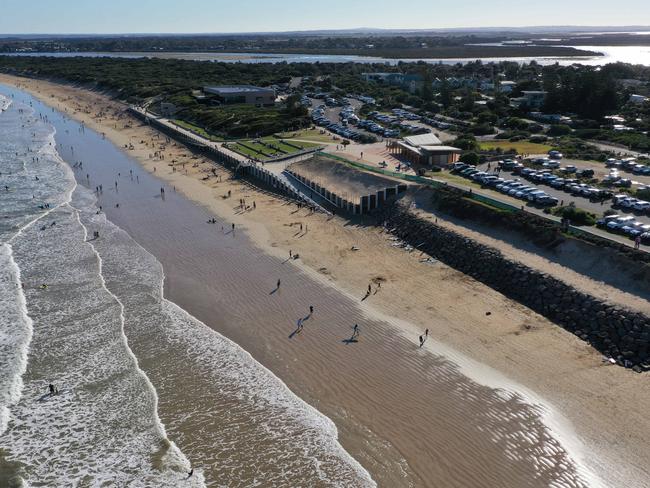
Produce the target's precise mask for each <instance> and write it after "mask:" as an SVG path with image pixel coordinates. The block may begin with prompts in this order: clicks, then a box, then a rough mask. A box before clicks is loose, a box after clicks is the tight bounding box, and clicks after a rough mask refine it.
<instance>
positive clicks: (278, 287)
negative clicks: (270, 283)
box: [276, 278, 280, 290]
mask: <svg viewBox="0 0 650 488" xmlns="http://www.w3.org/2000/svg"><path fill="white" fill-rule="evenodd" d="M276 288H277V289H278V290H279V289H280V278H278V282H277V284H276Z"/></svg>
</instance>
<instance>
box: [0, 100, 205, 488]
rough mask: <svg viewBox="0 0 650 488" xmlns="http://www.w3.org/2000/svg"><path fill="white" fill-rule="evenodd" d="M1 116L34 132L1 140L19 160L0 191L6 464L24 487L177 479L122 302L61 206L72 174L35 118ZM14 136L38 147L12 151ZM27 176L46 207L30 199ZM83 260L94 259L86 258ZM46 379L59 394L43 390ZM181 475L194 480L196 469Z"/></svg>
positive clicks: (181, 465)
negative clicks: (9, 215) (2, 195)
mask: <svg viewBox="0 0 650 488" xmlns="http://www.w3.org/2000/svg"><path fill="white" fill-rule="evenodd" d="M11 116H13V117H14V119H13V121H14V122H15V123H25V122H28V123H26V124H25V125H27V126H28V127H26V128H25V131H32V130H33V131H34V133H35V134H36V139H35V140H34V139H32V138H31V137H29V138H25V137H23V138H22V139H21V137H20V136H21V132H19V131H16V132H15V133H11V134H8V135H9V136H10V137H11V136H12V135H15V136H16V137H15V138H13V139H12V140H11V141H6V140H2V141H0V156H2V154H5V156H7V155H8V156H10V157H11V159H12V160H13V159H14V153H15V154H16V157H21V156H22V157H23V159H24V163H25V164H22V165H21V166H18V167H16V170H15V171H16V173H15V175H11V176H15V178H14V180H12V187H11V189H12V190H13V191H11V192H10V193H9V196H10V198H7V199H5V200H3V211H5V210H7V211H9V212H13V214H14V215H15V216H16V218H15V219H13V220H12V223H10V225H9V226H8V227H7V226H6V225H5V226H4V227H3V229H0V230H1V231H2V232H0V238H1V239H2V240H3V241H5V243H4V244H2V245H1V246H0V348H1V351H2V355H1V357H0V367H2V371H3V372H4V371H9V372H10V374H9V375H3V376H2V378H1V379H0V414H1V415H2V417H1V419H0V422H1V424H0V427H1V428H0V447H1V448H2V449H3V450H4V453H3V456H4V458H5V461H6V462H9V463H18V464H17V465H16V466H18V465H20V466H22V467H21V468H19V470H18V472H17V473H16V474H15V478H16V480H20V477H19V476H18V475H19V474H20V476H22V477H23V478H25V479H24V480H22V482H23V486H28V482H29V480H38V482H39V483H46V484H48V486H64V485H68V484H70V483H72V484H77V483H81V484H84V485H86V484H88V483H91V484H92V485H93V486H99V485H103V484H106V483H108V484H111V485H115V484H117V485H127V484H133V483H136V484H137V485H138V486H151V487H159V486H178V483H179V480H180V479H182V478H183V477H184V473H186V472H187V469H188V466H189V463H188V461H187V459H186V458H185V457H184V456H183V455H182V454H181V453H180V452H179V450H178V449H177V448H176V446H175V445H174V444H173V443H171V442H170V441H169V440H168V439H167V438H166V435H165V432H164V427H163V426H162V425H161V424H160V422H159V419H158V416H157V412H156V406H157V400H156V396H155V391H153V390H152V389H151V387H150V383H148V380H147V379H146V376H145V375H144V374H143V373H142V371H140V370H139V369H138V368H137V360H136V359H135V357H134V356H133V354H132V352H131V351H130V350H129V349H128V344H127V343H126V342H125V337H124V336H123V327H122V325H123V323H122V322H121V318H120V317H121V313H120V305H121V304H120V302H119V300H118V301H117V302H116V301H114V299H115V297H114V296H112V294H110V292H109V291H108V290H107V289H106V288H105V287H104V286H103V284H104V281H103V277H102V276H101V258H100V257H99V256H98V255H96V254H95V253H94V251H93V250H92V248H91V246H90V245H89V244H86V243H84V241H85V235H86V234H85V228H83V227H82V226H80V225H79V224H80V222H79V220H78V213H75V212H72V210H71V208H69V207H68V203H69V202H70V201H71V199H72V194H73V192H74V190H75V188H76V183H75V180H74V178H73V175H72V171H71V170H70V168H69V167H68V165H67V164H65V163H64V162H63V161H62V160H61V158H60V157H59V155H58V153H57V152H56V150H55V147H56V145H55V142H54V131H53V130H52V129H50V130H49V131H48V130H45V129H47V125H46V124H44V123H43V122H42V121H41V122H39V121H38V120H37V119H36V120H33V119H30V120H29V121H26V120H25V118H26V116H24V115H20V116H17V114H16V113H12V114H11ZM11 116H10V119H4V120H3V123H8V122H11ZM23 132H24V131H23ZM16 141H22V142H23V144H25V145H24V146H23V147H31V146H32V145H38V151H36V152H34V151H32V152H29V151H27V152H26V151H25V149H22V150H21V149H20V147H17V146H16ZM28 152H29V154H27V153H28ZM36 155H37V156H36ZM5 160H6V159H3V161H5ZM35 175H40V176H41V179H40V180H36V179H35ZM37 182H38V183H37ZM21 183H22V184H23V186H20V184H21ZM29 184H31V185H32V186H34V187H35V188H38V189H40V190H41V195H42V197H43V199H44V200H46V201H47V202H48V203H49V204H50V205H49V208H41V209H39V208H38V207H37V206H36V202H34V201H33V199H32V198H31V192H32V190H31V188H30V187H29ZM34 191H36V190H34ZM28 193H29V196H27V197H25V195H26V194H28ZM6 220H7V219H5V221H6ZM55 222H56V225H54V224H55ZM5 223H6V222H5ZM10 243H11V244H10ZM84 249H85V250H84ZM93 259H95V260H96V261H95V263H96V264H95V266H96V267H93V265H92V264H90V265H89V263H92V261H93ZM21 275H22V276H21ZM21 279H25V280H26V282H27V286H26V289H25V292H26V293H25V294H23V290H22V289H21V288H20V285H19V283H20V281H21ZM39 283H48V284H49V287H48V288H47V289H41V288H40V287H39V285H38V284H39ZM25 295H26V296H25ZM28 310H29V313H28ZM89 311H90V314H89ZM30 317H31V318H30ZM118 337H119V338H120V340H116V339H117V338H118ZM30 338H32V343H31V348H29V356H27V357H28V358H29V368H28V369H27V372H26V371H25V359H26V355H27V351H28V345H29V343H30ZM5 363H6V364H5ZM21 375H22V378H21ZM48 382H52V383H54V384H55V385H57V386H58V387H59V388H60V389H61V394H60V395H55V396H47V395H43V393H44V392H45V391H46V387H47V384H48ZM21 389H22V391H23V395H24V396H23V397H21V396H20V392H21ZM114 389H116V390H117V391H113V390H114ZM9 407H10V408H9ZM3 474H4V473H3ZM186 484H187V485H188V486H203V485H204V484H203V480H202V476H201V474H200V473H197V474H195V475H194V476H193V478H192V480H190V481H188V482H187V483H186Z"/></svg>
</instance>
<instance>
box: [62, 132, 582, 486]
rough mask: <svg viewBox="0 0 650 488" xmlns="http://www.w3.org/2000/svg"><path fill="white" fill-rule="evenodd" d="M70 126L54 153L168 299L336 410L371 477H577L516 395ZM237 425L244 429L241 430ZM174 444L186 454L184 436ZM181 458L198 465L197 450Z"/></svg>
mask: <svg viewBox="0 0 650 488" xmlns="http://www.w3.org/2000/svg"><path fill="white" fill-rule="evenodd" d="M70 125H72V124H70ZM76 128H77V127H76V124H75V127H71V128H70V133H68V134H66V133H60V134H59V135H58V136H57V142H59V143H61V144H62V147H61V148H60V149H59V151H60V153H61V154H62V156H63V157H64V158H65V159H66V160H68V161H76V160H82V161H85V163H84V167H83V169H81V170H78V171H77V172H76V176H77V179H78V181H79V183H80V184H84V185H87V186H88V187H90V188H93V187H94V186H97V185H98V184H102V186H103V188H104V191H103V192H102V193H101V194H100V195H99V204H100V205H102V206H103V208H104V209H105V211H106V213H107V216H108V217H109V219H110V220H111V221H113V222H114V223H116V224H117V225H118V226H120V227H121V228H123V229H124V230H126V231H127V232H128V233H129V234H130V235H131V236H132V237H133V238H134V239H135V240H136V241H138V242H139V243H140V244H141V245H142V246H144V247H145V248H146V249H148V250H149V251H150V252H151V253H152V254H154V256H156V258H157V259H158V260H159V261H160V262H161V263H162V265H163V268H164V270H165V276H166V282H165V292H166V296H167V297H168V298H170V299H171V300H173V301H174V302H175V303H177V304H178V305H179V306H181V307H182V308H184V309H186V310H188V311H190V312H191V313H192V314H193V315H195V316H196V317H197V318H199V319H200V320H201V321H203V322H204V323H206V324H208V325H209V326H211V327H213V328H214V329H215V330H218V331H219V332H221V333H223V334H225V335H226V336H227V337H229V338H231V339H233V340H234V341H235V342H237V343H239V344H245V345H246V349H247V350H248V351H249V352H250V353H251V354H252V355H253V357H255V358H256V359H257V360H258V361H260V362H261V363H262V364H264V365H265V366H267V367H268V368H269V369H271V370H272V371H273V372H274V373H275V374H276V375H278V376H280V377H281V378H282V379H283V380H284V381H285V382H286V383H287V384H288V385H289V387H290V388H291V389H292V390H293V391H295V392H298V393H299V395H300V396H301V397H302V398H303V399H305V400H306V401H307V402H308V403H310V404H311V405H313V406H315V407H316V408H317V409H319V410H320V411H321V412H323V413H324V414H325V415H327V416H328V417H330V418H331V419H332V420H334V422H335V423H336V425H337V426H339V427H340V429H341V438H342V440H343V443H344V446H345V447H346V448H347V449H348V450H349V452H351V453H352V454H353V455H354V456H355V457H356V458H357V459H358V460H359V461H360V462H361V463H362V464H363V465H364V466H365V467H366V468H367V469H369V470H370V471H371V473H372V474H373V476H374V477H375V479H376V481H377V482H378V483H379V484H380V486H435V485H438V484H443V485H444V486H450V487H467V486H540V487H541V486H548V485H549V484H550V483H552V482H564V483H573V484H574V485H575V486H587V485H586V484H582V483H581V481H580V479H579V475H578V473H577V472H575V468H574V467H573V466H572V460H571V459H570V457H569V456H568V455H567V453H566V452H565V450H564V448H563V447H562V446H561V445H560V443H559V442H558V441H557V440H556V439H554V438H553V435H552V433H551V432H549V430H548V429H547V427H546V426H545V425H544V423H543V418H542V416H541V412H540V411H539V410H538V409H537V408H534V407H532V406H530V405H528V404H527V403H526V402H525V400H524V399H523V398H522V397H519V396H517V395H516V394H506V393H504V392H499V391H496V390H494V389H493V388H490V387H487V386H482V385H480V384H478V383H476V382H474V381H472V380H471V379H470V378H468V377H466V376H464V375H463V374H462V373H461V372H460V371H459V369H458V366H457V365H456V364H454V363H453V362H452V361H450V360H449V359H448V358H447V357H445V356H443V355H441V354H440V352H439V351H438V350H436V347H435V344H433V342H434V340H433V339H432V340H431V341H430V343H429V344H427V347H424V348H419V347H418V345H417V343H416V342H415V341H414V340H413V338H408V337H407V336H406V335H405V334H403V333H401V331H400V328H399V327H398V326H397V324H396V323H395V321H394V320H393V319H389V318H386V319H384V318H382V317H380V316H379V315H378V314H373V313H372V312H371V311H368V310H362V309H361V307H360V306H359V305H360V303H361V300H362V299H363V297H364V295H363V294H361V295H360V296H350V295H348V294H344V293H341V292H340V291H338V290H336V289H335V288H333V287H331V286H328V285H327V284H326V283H323V282H321V281H320V280H314V279H312V278H311V277H310V276H309V275H308V274H306V273H304V272H302V271H301V270H300V269H299V268H297V267H296V266H294V263H293V262H292V261H289V260H286V259H285V260H282V259H278V258H277V257H274V256H268V255H265V254H263V253H260V250H259V249H258V248H257V247H256V246H254V245H253V244H252V243H251V242H250V240H249V239H248V238H247V237H246V235H245V233H244V232H242V231H241V230H239V229H238V228H237V226H236V227H235V230H234V232H233V231H232V228H231V225H230V222H229V221H226V220H223V219H219V221H218V222H217V224H207V223H206V222H207V220H208V219H210V218H211V214H209V213H208V212H206V211H204V210H201V209H197V208H196V207H194V206H193V205H192V204H191V203H190V202H188V201H187V200H185V199H184V198H183V197H181V196H179V195H178V194H174V190H173V188H170V187H169V186H168V185H164V187H165V193H164V195H163V193H162V192H161V191H160V188H161V187H160V185H161V182H160V180H157V179H156V178H154V177H152V176H150V175H148V174H141V173H142V171H141V170H140V168H138V167H137V166H136V165H135V164H134V163H132V162H131V161H130V160H128V159H127V158H125V157H124V156H122V155H121V153H119V151H117V150H116V149H113V151H112V152H111V151H110V149H109V148H107V147H102V148H101V150H100V149H99V148H98V147H97V146H96V145H97V143H98V142H100V140H99V138H93V137H92V135H91V134H89V133H88V134H86V135H84V136H80V135H79V134H78V133H76V132H77V131H76V130H75V129H76ZM72 145H74V151H72V150H71V149H70V146H72ZM105 146H108V144H105ZM131 171H133V172H134V173H135V175H136V176H135V179H134V178H133V177H132V176H131ZM118 173H119V176H118ZM86 175H90V178H87V177H86ZM114 182H117V183H118V186H117V187H115V185H114ZM163 197H164V198H163ZM118 203H119V208H118V207H116V204H118ZM304 213H305V211H304V210H302V211H300V212H299V213H298V214H296V217H305V215H303V214H304ZM222 226H223V231H222V230H221V229H222ZM277 279H280V280H281V285H280V287H279V288H277V287H276V280H277ZM375 291H378V293H381V292H382V290H380V289H378V288H377V287H376V286H374V287H372V293H373V295H371V296H373V297H375V295H374V292H375ZM368 298H370V297H368ZM310 305H313V306H314V307H315V311H314V314H313V315H310V313H309V306H310ZM299 320H302V324H303V328H302V330H300V329H299V328H298V325H297V324H298V321H299ZM354 324H359V325H360V330H361V333H360V335H359V338H358V339H357V340H351V338H352V332H353V326H354ZM422 332H424V330H423V331H422ZM429 345H431V346H432V347H428V346H429ZM385 364H390V365H391V367H390V369H386V368H385V367H382V365H385ZM493 374H494V375H495V377H496V378H497V381H498V376H499V375H497V374H496V373H493ZM501 381H503V382H504V383H503V384H504V385H507V380H505V378H503V379H502V380H501ZM177 389H178V390H179V391H180V392H182V397H184V398H185V399H186V401H188V402H191V401H192V400H191V399H192V398H194V397H195V395H199V396H201V395H203V394H204V393H203V389H202V388H199V385H198V384H196V383H194V384H193V383H190V384H183V385H178V388H177ZM160 403H161V410H162V411H161V417H162V418H163V419H165V418H167V419H169V420H168V421H166V422H165V424H166V425H168V426H169V430H170V435H172V436H173V432H174V429H173V425H174V420H173V419H174V418H176V417H180V416H182V415H183V413H184V404H183V403H182V402H175V403H174V404H173V405H172V404H167V403H166V401H165V398H164V394H161V402H160ZM241 429H242V430H241V435H242V437H244V438H245V437H246V435H247V430H248V429H247V428H246V426H242V427H241ZM219 430H220V426H219V425H217V426H215V428H214V429H208V430H206V431H204V432H184V433H183V435H184V438H185V439H191V441H188V444H190V445H196V444H198V445H201V442H199V441H198V439H201V436H204V435H207V436H217V435H219ZM203 444H204V445H205V444H208V442H207V440H205V442H204V443H203ZM179 447H180V448H181V449H182V450H183V451H184V452H186V451H187V449H186V447H185V446H184V445H183V444H182V443H180V444H179ZM252 449H253V451H254V450H255V447H252ZM414 450H417V451H418V452H419V454H418V455H417V456H413V455H412V454H411V453H413V452H414ZM407 453H408V454H407ZM187 454H193V455H192V456H191V458H192V459H193V462H197V460H198V461H199V463H200V460H201V453H200V451H199V452H188V453H187ZM237 455H238V454H236V453H233V456H237ZM209 475H210V473H209V472H208V473H206V476H207V477H208V480H209V479H210V476H209Z"/></svg>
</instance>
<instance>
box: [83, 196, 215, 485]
mask: <svg viewBox="0 0 650 488" xmlns="http://www.w3.org/2000/svg"><path fill="white" fill-rule="evenodd" d="M71 207H72V208H73V209H74V210H75V215H76V218H77V222H79V225H80V226H81V228H82V229H83V236H84V241H85V242H87V243H88V244H89V245H90V247H91V248H92V250H93V253H94V255H95V257H96V258H97V267H98V276H99V279H100V281H101V284H102V288H103V289H104V290H105V291H106V293H108V294H109V295H110V296H111V298H112V299H113V300H115V302H116V303H117V304H118V306H119V309H120V313H119V316H120V319H119V320H120V337H121V339H122V343H123V344H124V348H125V349H126V350H127V352H128V355H129V357H130V358H131V360H132V361H133V365H134V367H135V369H137V371H138V373H139V374H140V376H141V377H142V378H143V380H144V381H145V384H146V386H147V388H148V390H149V392H150V394H151V395H152V397H153V399H154V401H153V405H152V409H151V412H149V415H151V416H153V417H154V418H155V429H156V430H157V433H158V434H159V435H160V436H161V437H162V438H164V439H166V440H168V438H167V433H166V432H165V427H164V425H163V423H162V422H161V420H160V417H158V394H157V392H156V389H155V388H154V386H153V384H152V383H151V381H150V380H149V378H148V377H147V375H146V374H145V373H144V371H142V370H141V369H140V366H139V364H138V358H137V357H136V356H135V354H133V351H132V350H131V348H130V347H129V340H128V338H127V337H126V333H125V332H124V322H125V319H124V304H123V303H122V302H121V300H120V299H119V298H118V297H117V296H116V295H115V294H114V293H113V292H111V291H110V290H109V289H108V287H107V286H106V280H105V279H104V275H103V273H102V270H103V260H102V257H101V256H100V255H99V253H98V252H97V249H96V248H95V246H94V245H93V244H92V242H91V241H89V240H88V229H87V228H86V226H85V225H84V224H83V223H82V222H81V217H80V210H79V209H77V208H75V207H73V206H71ZM168 441H169V440H168ZM169 444H170V447H169V451H168V452H167V454H166V455H165V458H164V462H165V463H166V464H167V465H168V469H172V470H176V471H183V472H187V471H189V469H190V463H189V460H188V459H187V458H186V457H185V456H184V455H183V453H181V451H180V450H179V449H178V447H177V446H176V445H175V444H174V443H173V442H172V441H169ZM202 481H203V480H202V479H201V477H200V474H198V473H197V476H196V477H195V478H194V480H193V485H192V486H200V485H203V482H202Z"/></svg>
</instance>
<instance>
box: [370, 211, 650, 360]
mask: <svg viewBox="0 0 650 488" xmlns="http://www.w3.org/2000/svg"><path fill="white" fill-rule="evenodd" d="M380 216H381V217H380V218H381V219H383V220H384V222H385V225H386V227H387V228H388V229H390V230H391V231H392V232H393V233H394V234H395V235H396V236H398V237H400V238H401V239H403V240H404V241H406V242H408V243H409V244H411V245H412V246H414V247H416V248H417V249H418V250H421V251H423V252H425V253H427V254H429V255H431V256H433V257H434V258H436V259H439V260H440V261H442V262H443V263H445V264H447V265H448V266H450V267H452V268H454V269H456V270H458V271H460V272H462V273H464V274H466V275H468V276H471V277H472V278H474V279H476V280H478V281H480V282H482V283H484V284H485V285H487V286H489V287H491V288H493V289H495V290H497V291H498V292H500V293H502V294H503V295H505V296H507V297H508V298H511V299H513V300H516V301H518V302H519V303H521V304H523V305H525V306H527V307H528V308H530V309H531V310H534V311H535V312H537V313H539V314H540V315H543V316H544V317H546V318H548V319H549V320H551V321H553V322H555V323H556V324H558V325H560V326H561V327H563V328H564V329H566V330H567V331H570V332H571V333H573V334H575V335H576V336H578V337H580V338H581V339H582V340H584V341H586V342H588V343H589V344H591V345H592V346H593V347H594V348H595V349H597V350H598V351H600V352H602V353H603V354H604V355H606V356H608V357H612V358H614V359H615V360H616V361H617V363H618V364H621V365H624V366H627V367H632V368H633V369H634V370H635V371H637V372H641V371H644V370H647V369H649V366H650V355H649V350H650V317H648V316H647V315H645V314H643V313H640V312H636V311H633V310H630V309H627V308H625V307H621V306H617V305H614V304H611V303H607V302H605V301H603V300H600V299H598V298H595V297H593V296H591V295H589V294H587V293H583V292H581V291H578V290H576V289H575V288H573V287H571V286H570V285H568V284H566V283H564V282H563V281H560V280H558V279H557V278H555V277H553V276H550V275H548V274H545V273H542V272H540V271H537V270H535V269H532V268H530V267H528V266H525V265H523V264H521V263H518V262H516V261H513V260H511V259H509V258H506V257H505V256H504V255H503V254H502V253H501V252H500V251H499V250H497V249H494V248H491V247H489V246H485V245H483V244H480V243H478V242H476V241H474V240H472V239H470V238H467V237H464V236H462V235H460V234H457V233H456V232H453V231H451V230H449V229H445V228H443V227H440V226H438V225H436V224H435V223H433V222H430V221H428V220H424V219H422V218H419V217H417V216H416V215H414V214H413V213H411V212H409V211H408V209H407V208H405V205H403V204H400V203H399V202H398V203H395V204H393V205H390V206H388V207H386V208H385V209H383V211H382V212H381V213H380Z"/></svg>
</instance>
